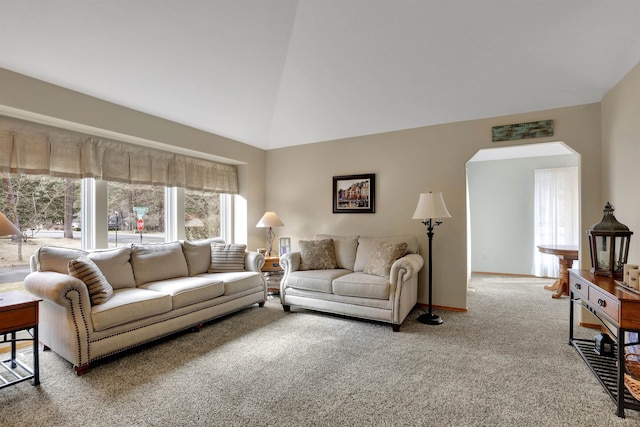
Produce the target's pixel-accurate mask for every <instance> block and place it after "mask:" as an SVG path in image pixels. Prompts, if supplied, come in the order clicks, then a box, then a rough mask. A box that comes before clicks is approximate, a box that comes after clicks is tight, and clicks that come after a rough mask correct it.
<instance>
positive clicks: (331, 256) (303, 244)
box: [298, 239, 337, 270]
mask: <svg viewBox="0 0 640 427" xmlns="http://www.w3.org/2000/svg"><path fill="white" fill-rule="evenodd" d="M298 245H299V246H300V257H301V261H302V262H301V263H300V270H331V269H334V268H336V267H337V262H336V249H335V246H334V244H333V239H323V240H300V241H299V242H298Z"/></svg>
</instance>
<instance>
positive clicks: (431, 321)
mask: <svg viewBox="0 0 640 427" xmlns="http://www.w3.org/2000/svg"><path fill="white" fill-rule="evenodd" d="M418 322H420V323H424V324H425V325H442V322H444V321H443V320H442V318H441V317H440V316H438V315H437V314H433V313H424V314H421V315H420V316H419V317H418Z"/></svg>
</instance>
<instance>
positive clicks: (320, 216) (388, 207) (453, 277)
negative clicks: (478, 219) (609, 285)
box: [266, 104, 602, 309]
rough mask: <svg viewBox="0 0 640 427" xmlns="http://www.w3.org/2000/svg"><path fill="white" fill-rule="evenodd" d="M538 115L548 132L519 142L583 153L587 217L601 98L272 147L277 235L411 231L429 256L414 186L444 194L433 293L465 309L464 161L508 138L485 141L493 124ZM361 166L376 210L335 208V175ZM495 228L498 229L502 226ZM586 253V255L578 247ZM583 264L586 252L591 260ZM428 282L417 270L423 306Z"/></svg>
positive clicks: (592, 204) (594, 208)
mask: <svg viewBox="0 0 640 427" xmlns="http://www.w3.org/2000/svg"><path fill="white" fill-rule="evenodd" d="M543 119H553V120H554V121H555V136H554V137H553V138H539V139H535V140H528V141H522V142H516V143H520V144H526V143H532V142H536V143H538V142H547V141H564V142H565V143H566V144H567V145H568V146H569V147H571V148H572V149H574V150H575V151H576V152H577V153H578V154H580V155H581V167H582V171H583V174H582V189H583V191H582V200H581V207H582V212H583V214H582V221H583V223H585V221H586V223H587V224H591V223H592V222H593V221H594V220H595V219H597V216H598V215H597V214H598V212H601V209H602V207H601V206H600V204H601V199H602V197H601V167H600V153H601V150H600V104H589V105H582V106H576V107H569V108H560V109H554V110H547V111H541V112H532V113H527V114H518V115H512V116H505V117H499V118H493V119H484V120H474V121H468V122H459V123H452V124H446V125H438V126H429V127H423V128H418V129H410V130H403V131H397V132H389V133H384V134H379V135H371V136H363V137H357V138H349V139H344V140H338V141H329V142H323V143H317V144H309V145H302V146H297V147H289V148H282V149H275V150H270V151H268V153H267V171H268V173H267V176H266V181H267V187H266V188H267V190H266V191H267V201H268V206H267V207H268V209H270V210H275V211H276V212H277V213H278V215H279V217H280V219H281V220H282V221H283V222H284V224H285V227H282V228H280V229H277V230H276V232H277V235H278V237H280V236H288V237H291V238H292V246H293V247H294V249H295V248H297V242H298V240H300V239H309V238H313V236H314V235H315V234H316V233H334V234H361V235H375V234H377V235H387V234H403V233H407V234H414V235H416V236H417V237H418V238H419V241H420V242H421V252H422V254H423V255H424V256H425V257H426V255H427V238H426V232H425V227H424V226H423V225H422V224H421V223H420V222H419V221H418V220H413V219H411V217H412V215H413V211H414V210H415V207H416V204H417V201H418V194H419V193H422V192H427V191H442V192H443V193H444V198H445V202H446V204H447V207H448V208H449V211H450V212H451V215H452V218H449V219H446V220H445V221H444V223H443V224H442V225H441V226H439V227H438V228H437V229H436V230H435V238H434V242H433V244H434V254H433V263H434V268H433V281H434V282H433V283H434V288H433V299H434V304H435V305H439V306H444V307H454V308H461V309H465V308H467V298H466V291H467V270H468V266H467V230H466V209H467V206H466V178H465V164H466V162H467V160H469V158H471V156H473V154H474V153H475V152H476V151H477V150H478V149H481V148H491V147H496V146H505V145H508V143H492V142H491V127H492V126H495V125H503V124H510V123H521V122H528V121H536V120H543ZM360 173H375V174H376V187H377V188H376V213H375V214H333V213H332V189H331V186H332V177H333V176H334V175H350V174H360ZM496 209H500V207H499V206H496ZM495 227H496V232H497V233H499V232H500V224H495ZM583 228H584V227H583ZM587 245H588V243H587ZM587 247H588V246H587ZM582 250H583V252H584V253H585V254H587V253H588V252H587V250H588V249H585V247H584V245H583V246H582ZM583 258H584V257H583ZM588 262H589V261H588V259H587V265H588ZM427 280H428V279H427V269H426V268H425V269H423V270H422V272H421V275H420V294H419V298H418V299H419V301H420V302H422V303H426V302H427V301H428V296H427Z"/></svg>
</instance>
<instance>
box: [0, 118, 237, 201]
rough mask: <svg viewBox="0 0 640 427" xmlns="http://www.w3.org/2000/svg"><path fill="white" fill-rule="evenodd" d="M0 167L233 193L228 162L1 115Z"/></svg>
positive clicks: (234, 174)
mask: <svg viewBox="0 0 640 427" xmlns="http://www.w3.org/2000/svg"><path fill="white" fill-rule="evenodd" d="M0 171H1V172H12V173H25V174H47V175H52V176H59V177H70V178H97V179H102V180H106V181H119V182H126V183H130V184H151V185H163V186H167V187H184V188H188V189H192V190H202V191H210V192H216V193H228V194H237V193H238V172H237V168H236V166H234V165H228V164H224V163H218V162H214V161H209V160H202V159H197V158H194V157H189V156H185V155H181V154H176V153H170V152H168V151H162V150H156V149H153V148H148V147H142V146H138V145H134V144H129V143H125V142H120V141H113V140H108V139H104V138H98V137H95V136H91V135H85V134H80V133H75V132H72V131H66V130H62V129H58V128H53V127H48V126H44V125H38V124H33V123H28V122H24V121H21V120H13V119H6V118H3V117H0Z"/></svg>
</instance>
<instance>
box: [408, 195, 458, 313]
mask: <svg viewBox="0 0 640 427" xmlns="http://www.w3.org/2000/svg"><path fill="white" fill-rule="evenodd" d="M442 218H451V214H450V213H449V211H448V210H447V207H446V206H445V204H444V199H443V198H442V193H431V192H429V193H422V194H420V198H419V199H418V206H417V207H416V211H415V213H414V214H413V219H420V220H422V223H423V224H424V225H426V226H427V237H428V238H429V311H428V312H427V313H424V314H422V315H420V316H419V317H418V321H419V322H421V323H424V324H427V325H440V324H442V318H441V317H440V316H438V315H436V314H433V305H432V303H431V294H432V270H433V269H432V268H431V266H432V261H431V258H432V241H433V235H434V233H433V228H434V227H435V226H437V225H440V224H442Z"/></svg>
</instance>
